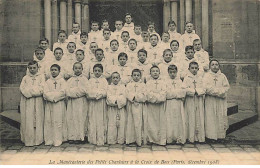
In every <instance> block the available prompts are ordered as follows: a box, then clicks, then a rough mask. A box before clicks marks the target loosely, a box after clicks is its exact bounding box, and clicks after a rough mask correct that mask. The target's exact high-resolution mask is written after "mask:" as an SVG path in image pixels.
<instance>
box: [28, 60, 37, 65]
mask: <svg viewBox="0 0 260 168" xmlns="http://www.w3.org/2000/svg"><path fill="white" fill-rule="evenodd" d="M35 64H36V65H37V67H38V62H37V61H34V60H33V61H30V62H29V63H28V65H27V66H30V65H35Z"/></svg>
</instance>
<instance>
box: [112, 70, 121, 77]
mask: <svg viewBox="0 0 260 168" xmlns="http://www.w3.org/2000/svg"><path fill="white" fill-rule="evenodd" d="M113 74H118V75H119V77H120V74H119V73H118V72H116V71H115V72H112V74H111V77H112V76H113Z"/></svg>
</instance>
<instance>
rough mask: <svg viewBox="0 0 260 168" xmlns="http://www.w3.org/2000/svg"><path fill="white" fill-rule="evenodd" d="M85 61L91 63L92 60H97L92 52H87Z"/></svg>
mask: <svg viewBox="0 0 260 168" xmlns="http://www.w3.org/2000/svg"><path fill="white" fill-rule="evenodd" d="M85 59H86V61H89V62H91V61H92V60H96V57H95V53H92V52H91V50H86V52H85Z"/></svg>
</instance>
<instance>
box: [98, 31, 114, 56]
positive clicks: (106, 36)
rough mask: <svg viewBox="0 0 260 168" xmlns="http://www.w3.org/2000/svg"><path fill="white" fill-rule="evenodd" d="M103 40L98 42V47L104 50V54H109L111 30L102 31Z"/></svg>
mask: <svg viewBox="0 0 260 168" xmlns="http://www.w3.org/2000/svg"><path fill="white" fill-rule="evenodd" d="M102 33H103V34H102V39H101V40H100V41H99V42H98V43H99V44H98V46H99V47H100V48H102V49H103V50H104V52H108V51H109V48H110V41H111V38H110V36H111V31H110V29H104V30H103V31H102Z"/></svg>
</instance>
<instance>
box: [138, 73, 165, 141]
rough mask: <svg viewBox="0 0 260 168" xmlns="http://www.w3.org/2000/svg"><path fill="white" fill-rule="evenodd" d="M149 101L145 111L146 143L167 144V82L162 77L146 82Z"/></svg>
mask: <svg viewBox="0 0 260 168" xmlns="http://www.w3.org/2000/svg"><path fill="white" fill-rule="evenodd" d="M146 94H147V101H148V103H147V104H146V108H145V110H144V112H143V120H144V144H145V143H146V141H147V140H148V142H151V143H156V144H159V145H165V144H166V116H165V102H166V84H165V82H164V80H162V79H160V78H159V79H157V80H155V79H150V80H149V81H147V83H146Z"/></svg>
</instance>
